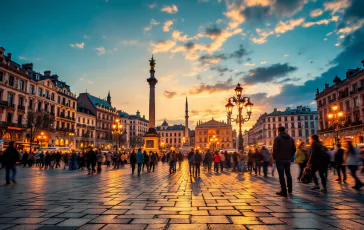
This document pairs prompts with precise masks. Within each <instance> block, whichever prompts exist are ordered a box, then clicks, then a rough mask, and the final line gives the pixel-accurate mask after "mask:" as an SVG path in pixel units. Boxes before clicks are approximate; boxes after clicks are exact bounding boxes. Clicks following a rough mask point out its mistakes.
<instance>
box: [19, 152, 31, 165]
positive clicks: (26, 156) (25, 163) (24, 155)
mask: <svg viewBox="0 0 364 230" xmlns="http://www.w3.org/2000/svg"><path fill="white" fill-rule="evenodd" d="M28 156H29V154H28V153H27V152H25V153H24V154H23V156H22V157H21V161H22V164H23V167H26V166H27V160H28Z"/></svg>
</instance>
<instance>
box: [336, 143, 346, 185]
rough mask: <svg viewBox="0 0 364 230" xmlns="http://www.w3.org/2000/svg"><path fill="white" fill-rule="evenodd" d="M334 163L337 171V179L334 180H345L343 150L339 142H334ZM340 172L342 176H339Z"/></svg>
mask: <svg viewBox="0 0 364 230" xmlns="http://www.w3.org/2000/svg"><path fill="white" fill-rule="evenodd" d="M334 163H335V166H336V171H337V177H338V178H337V179H336V180H335V181H341V179H343V182H345V181H346V166H345V163H344V150H343V149H342V148H341V144H340V143H337V144H336V154H335V159H334ZM341 174H342V175H343V178H341Z"/></svg>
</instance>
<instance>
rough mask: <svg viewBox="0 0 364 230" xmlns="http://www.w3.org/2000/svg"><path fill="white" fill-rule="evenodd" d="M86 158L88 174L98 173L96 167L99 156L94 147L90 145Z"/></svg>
mask: <svg viewBox="0 0 364 230" xmlns="http://www.w3.org/2000/svg"><path fill="white" fill-rule="evenodd" d="M86 158H87V169H88V174H87V175H93V174H94V173H96V170H95V167H96V160H97V157H96V153H95V151H94V150H93V149H92V147H90V149H89V151H88V152H87V153H86ZM67 159H68V157H67Z"/></svg>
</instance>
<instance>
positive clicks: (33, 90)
mask: <svg viewBox="0 0 364 230" xmlns="http://www.w3.org/2000/svg"><path fill="white" fill-rule="evenodd" d="M29 93H30V94H32V95H34V94H35V87H34V85H30V88H29Z"/></svg>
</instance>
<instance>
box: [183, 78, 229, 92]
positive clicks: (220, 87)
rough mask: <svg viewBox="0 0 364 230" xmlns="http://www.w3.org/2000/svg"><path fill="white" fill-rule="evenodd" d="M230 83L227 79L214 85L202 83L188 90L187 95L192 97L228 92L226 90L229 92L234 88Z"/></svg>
mask: <svg viewBox="0 0 364 230" xmlns="http://www.w3.org/2000/svg"><path fill="white" fill-rule="evenodd" d="M232 82H233V79H232V78H229V79H228V80H227V81H225V82H221V81H219V82H217V83H216V84H214V85H208V84H203V83H202V84H201V85H199V86H196V87H193V88H192V89H190V91H189V93H190V94H192V95H196V94H201V93H208V94H213V93H218V92H222V91H228V90H231V89H232V88H234V85H233V84H232Z"/></svg>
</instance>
